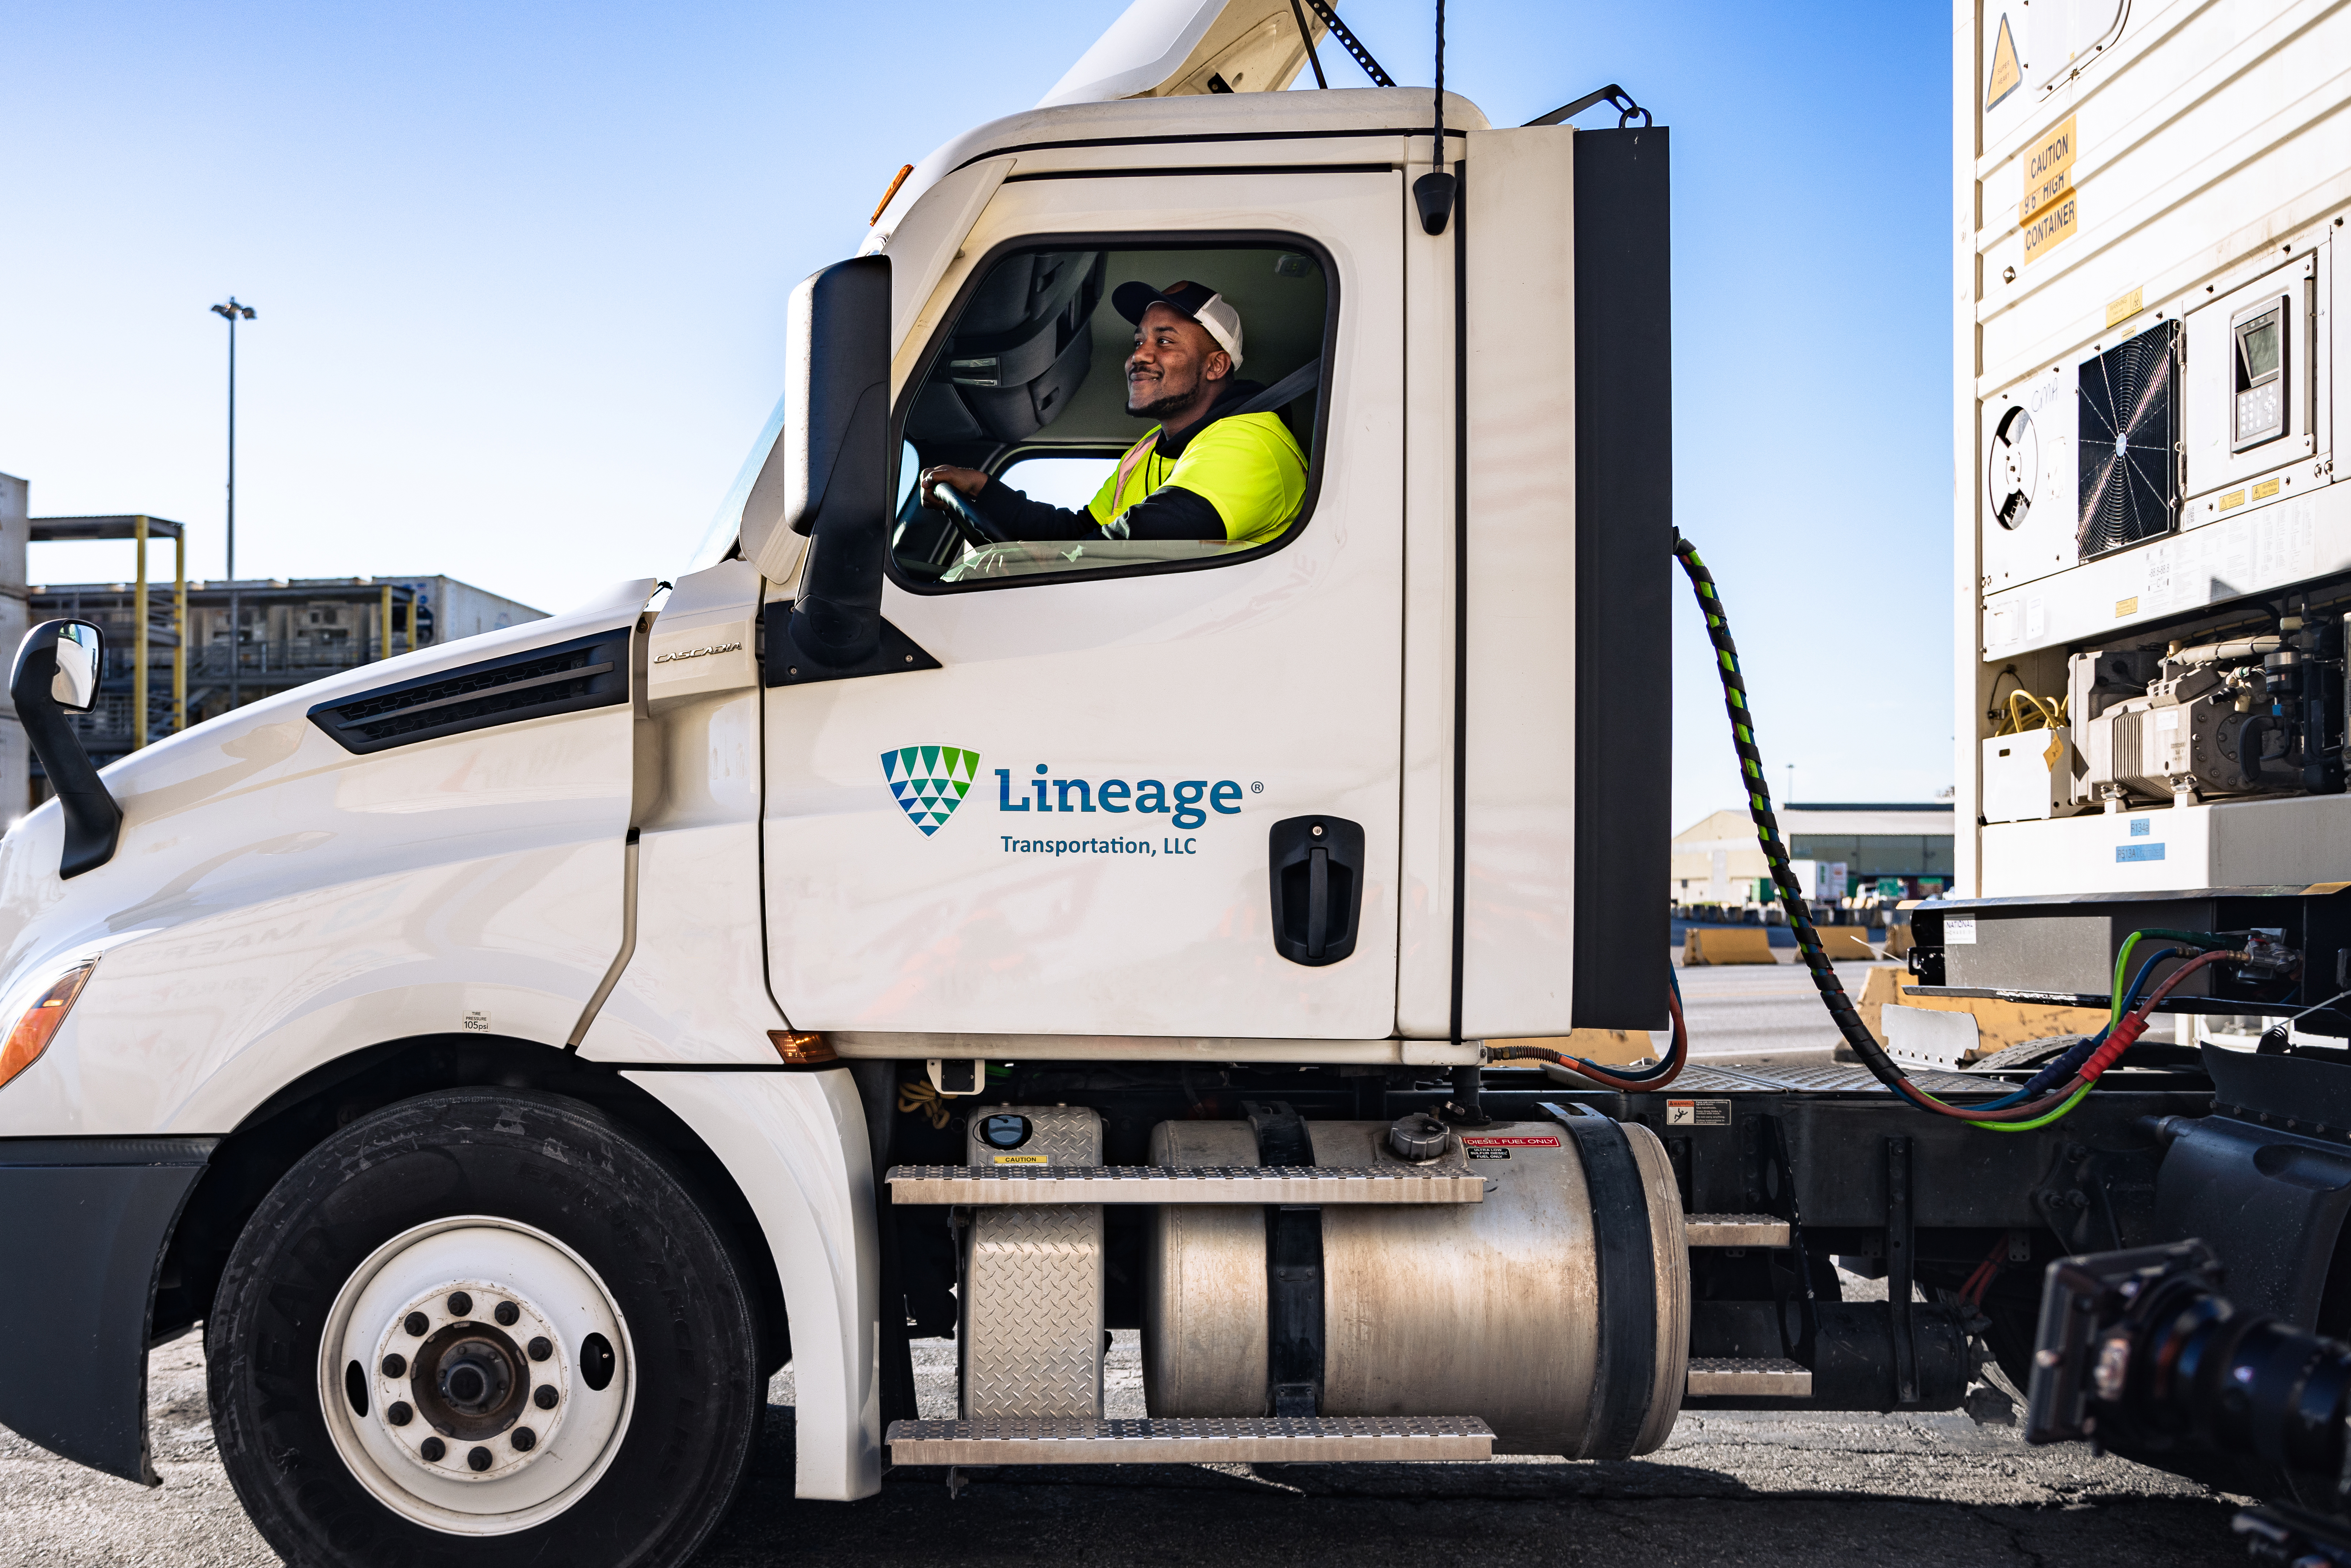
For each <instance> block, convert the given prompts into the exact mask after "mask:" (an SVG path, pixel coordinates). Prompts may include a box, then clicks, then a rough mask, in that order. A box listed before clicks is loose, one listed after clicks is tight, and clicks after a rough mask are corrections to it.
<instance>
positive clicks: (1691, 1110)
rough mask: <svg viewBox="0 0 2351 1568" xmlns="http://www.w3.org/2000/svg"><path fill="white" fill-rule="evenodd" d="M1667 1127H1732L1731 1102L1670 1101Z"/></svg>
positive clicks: (1668, 1102)
mask: <svg viewBox="0 0 2351 1568" xmlns="http://www.w3.org/2000/svg"><path fill="white" fill-rule="evenodd" d="M1666 1125H1667V1126H1668V1127H1728V1126H1729V1125H1730V1102H1729V1101H1728V1100H1668V1101H1667V1102H1666Z"/></svg>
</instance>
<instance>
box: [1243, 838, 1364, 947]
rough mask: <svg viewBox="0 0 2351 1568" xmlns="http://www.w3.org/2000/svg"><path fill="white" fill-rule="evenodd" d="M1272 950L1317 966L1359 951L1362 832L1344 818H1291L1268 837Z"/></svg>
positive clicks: (1361, 908) (1362, 900) (1362, 858)
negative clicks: (1356, 928)
mask: <svg viewBox="0 0 2351 1568" xmlns="http://www.w3.org/2000/svg"><path fill="white" fill-rule="evenodd" d="M1267 839H1268V843H1267V856H1266V869H1267V878H1268V881H1269V882H1270V883H1271V888H1272V894H1273V950H1274V951H1275V952H1277V953H1279V954H1280V955H1281V956H1283V957H1285V958H1287V959H1289V960H1290V962H1291V963H1293V964H1305V965H1309V966H1311V967H1321V966H1322V965H1324V964H1335V963H1337V962H1338V961H1339V960H1340V959H1342V958H1344V957H1345V956H1347V955H1349V954H1350V953H1353V951H1354V950H1355V923H1356V920H1357V917H1358V916H1360V915H1362V914H1363V909H1364V829H1363V825H1362V824H1361V823H1358V822H1351V821H1347V820H1346V819H1345V818H1343V817H1287V818H1284V819H1283V820H1282V821H1279V822H1276V823H1274V825H1273V827H1272V829H1271V830H1270V832H1269V833H1268V835H1267Z"/></svg>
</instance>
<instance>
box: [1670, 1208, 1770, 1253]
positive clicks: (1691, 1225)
mask: <svg viewBox="0 0 2351 1568" xmlns="http://www.w3.org/2000/svg"><path fill="white" fill-rule="evenodd" d="M1683 1223H1684V1224H1685V1225H1686V1226H1687V1228H1688V1236H1689V1245H1691V1246H1692V1247H1785V1246H1787V1245H1788V1244H1789V1231H1788V1222H1787V1221H1786V1220H1784V1219H1782V1218H1780V1217H1779V1216H1778V1215H1776V1214H1693V1215H1689V1216H1687V1217H1686V1218H1685V1219H1684V1222H1683Z"/></svg>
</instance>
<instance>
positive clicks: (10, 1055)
mask: <svg viewBox="0 0 2351 1568" xmlns="http://www.w3.org/2000/svg"><path fill="white" fill-rule="evenodd" d="M97 967H98V965H97V964H96V963H95V962H92V963H88V964H77V965H76V966H74V967H72V968H70V969H68V970H67V971H66V972H65V973H64V974H63V975H61V976H59V977H57V982H56V983H55V984H54V985H52V986H50V987H49V988H48V989H47V990H46V991H43V992H42V993H41V995H40V998H39V999H38V1000H37V1001H36V1002H34V1003H33V1005H32V1006H31V1007H28V1008H26V1009H25V1010H24V1012H23V1013H22V1014H21V1015H19V1016H18V1018H17V1019H16V1025H15V1027H13V1028H12V1029H10V1030H8V1042H7V1043H6V1044H5V1045H0V1087H5V1085H6V1084H7V1083H8V1082H9V1081H10V1080H11V1079H13V1078H15V1077H16V1074H18V1073H19V1072H22V1071H25V1069H26V1068H27V1067H30V1066H32V1065H33V1063H35V1062H37V1061H40V1060H41V1052H43V1051H47V1050H48V1049H49V1041H51V1040H55V1039H56V1038H57V1030H58V1028H59V1026H61V1025H62V1024H64V1022H65V1021H66V1014H68V1013H69V1012H71V1011H72V1010H73V1005H74V998H76V997H78V996H80V995H81V988H83V987H84V986H86V985H88V984H89V977H90V973H91V971H93V970H95V969H96V968H97Z"/></svg>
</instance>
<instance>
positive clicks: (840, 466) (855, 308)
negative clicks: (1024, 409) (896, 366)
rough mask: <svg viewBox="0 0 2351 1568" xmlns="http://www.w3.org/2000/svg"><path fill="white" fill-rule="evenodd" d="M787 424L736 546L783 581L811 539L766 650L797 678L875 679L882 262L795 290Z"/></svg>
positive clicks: (890, 480)
mask: <svg viewBox="0 0 2351 1568" xmlns="http://www.w3.org/2000/svg"><path fill="white" fill-rule="evenodd" d="M784 354H785V361H786V364H787V366H788V373H789V378H790V379H789V382H788V383H787V385H786V387H785V389H784V426H783V431H782V433H781V434H779V435H778V438H777V441H776V445H775V448H774V450H773V451H771V452H769V453H768V461H767V465H766V466H765V467H763V468H761V469H760V471H759V478H758V483H757V484H755V485H753V486H751V495H750V498H749V499H748V500H747V502H746V503H745V505H744V507H743V549H744V553H745V554H746V555H747V556H749V557H750V559H752V561H753V562H754V563H755V564H757V565H758V567H759V569H760V570H761V571H762V572H763V573H765V574H767V575H768V576H770V577H773V578H780V577H781V576H782V575H783V574H784V573H785V572H786V571H787V570H789V565H788V563H789V560H790V559H791V557H792V555H793V554H794V553H795V552H794V550H793V547H792V541H791V540H790V539H789V537H788V536H787V533H786V530H787V529H789V530H790V532H792V533H799V534H807V535H808V536H810V539H809V546H808V559H807V561H806V563H805V565H804V566H803V567H802V569H801V573H800V588H799V599H798V600H796V601H794V603H793V605H792V611H791V615H790V618H789V621H788V622H786V625H785V629H784V634H785V637H786V639H787V640H788V641H789V644H790V646H789V649H771V650H770V651H769V653H770V663H771V664H773V663H774V662H775V659H776V658H777V657H778V656H780V657H782V658H783V659H784V660H785V664H784V665H783V666H781V667H783V668H788V669H789V670H790V672H791V674H792V678H793V679H795V680H810V679H838V678H840V677H841V676H845V675H862V674H879V673H880V672H881V670H882V669H883V668H885V667H890V668H895V667H900V664H901V663H903V661H896V662H893V663H892V664H887V665H885V664H883V661H882V654H883V625H882V568H883V558H884V557H885V555H886V554H887V553H888V550H889V544H890V513H891V509H892V508H891V502H892V501H893V498H894V497H895V494H896V486H895V483H894V481H895V480H896V477H897V464H896V462H895V457H896V454H895V453H893V452H892V451H891V449H890V258H889V257H887V256H859V257H857V258H856V259H854V260H852V261H842V262H836V263H834V264H833V265H832V266H831V267H826V268H825V269H824V270H822V271H821V272H819V273H817V274H815V275H814V276H813V277H810V278H808V279H807V280H806V281H804V282H803V283H801V285H800V286H799V287H798V288H795V289H794V290H792V298H791V309H790V313H789V317H788V319H787V323H786V327H785V335H784Z"/></svg>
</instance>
